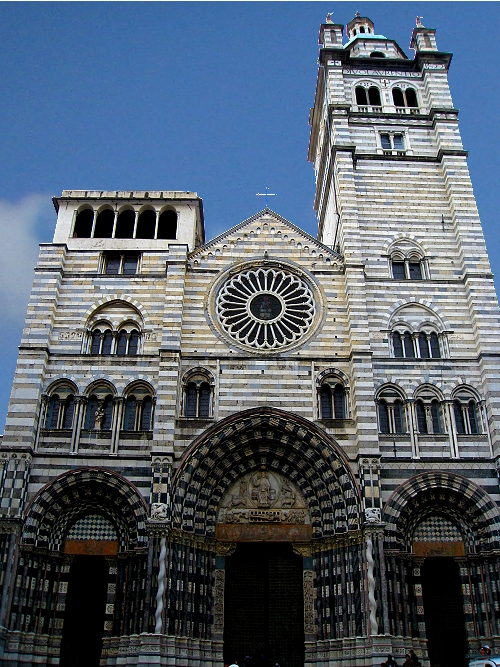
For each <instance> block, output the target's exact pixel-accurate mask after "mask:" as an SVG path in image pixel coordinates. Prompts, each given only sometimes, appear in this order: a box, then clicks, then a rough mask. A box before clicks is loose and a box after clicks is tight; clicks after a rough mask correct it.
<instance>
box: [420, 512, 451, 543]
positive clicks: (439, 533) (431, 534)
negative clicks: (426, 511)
mask: <svg viewBox="0 0 500 667" xmlns="http://www.w3.org/2000/svg"><path fill="white" fill-rule="evenodd" d="M462 539H463V538H462V535H461V533H460V531H459V530H458V528H457V527H456V526H454V525H453V523H452V522H451V521H449V520H448V519H445V518H444V517H441V516H431V517H429V518H428V519H424V520H423V521H422V522H421V523H419V524H418V526H417V528H416V530H415V532H414V533H413V540H414V542H461V541H462Z"/></svg>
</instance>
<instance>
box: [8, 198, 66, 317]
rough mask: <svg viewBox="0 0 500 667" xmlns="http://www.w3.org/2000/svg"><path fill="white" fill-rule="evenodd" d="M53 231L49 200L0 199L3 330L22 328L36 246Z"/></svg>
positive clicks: (31, 279)
mask: <svg viewBox="0 0 500 667" xmlns="http://www.w3.org/2000/svg"><path fill="white" fill-rule="evenodd" d="M51 227H52V229H51ZM54 227H55V211H54V209H53V207H52V202H51V198H50V196H47V195H42V194H31V195H27V196H26V197H24V198H23V199H21V200H19V201H17V202H9V201H6V200H4V199H0V241H1V246H2V253H1V261H0V304H1V312H2V319H3V322H4V325H6V326H7V327H10V328H18V327H19V326H22V322H23V320H24V315H25V313H26V308H27V305H28V300H29V295H30V289H31V283H32V282H33V269H34V267H35V264H36V262H37V257H38V244H39V243H40V242H42V241H44V242H47V241H49V242H50V241H51V240H52V232H53V229H54Z"/></svg>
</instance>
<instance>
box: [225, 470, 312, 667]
mask: <svg viewBox="0 0 500 667" xmlns="http://www.w3.org/2000/svg"><path fill="white" fill-rule="evenodd" d="M217 519H218V522H217V525H216V528H215V535H216V537H217V538H218V539H221V540H223V541H225V542H226V544H227V543H228V542H229V543H233V544H234V545H235V547H233V548H234V551H233V552H232V554H231V555H230V556H228V557H226V559H225V596H224V611H225V614H224V616H225V622H224V662H225V663H227V664H231V663H234V662H235V661H238V664H240V665H241V664H242V661H243V662H244V664H245V667H251V666H252V665H255V666H256V667H257V666H258V667H271V666H272V665H275V664H276V663H278V664H280V665H287V667H301V665H303V664H304V591H303V571H304V562H303V557H302V554H300V553H297V552H296V551H297V545H298V544H301V545H303V546H305V545H307V544H308V543H309V542H310V541H311V538H312V526H311V517H310V515H309V510H308V507H307V503H306V501H305V500H304V498H303V497H302V494H301V492H300V491H299V489H298V488H297V486H296V485H295V484H294V483H293V482H292V481H291V480H290V479H288V478H286V477H285V476H284V475H282V474H280V473H279V472H277V471H276V470H273V471H270V470H268V469H267V466H266V465H264V464H263V465H261V466H260V468H259V469H258V470H254V471H251V472H248V473H246V474H245V475H243V476H242V477H240V479H239V480H238V481H237V482H236V483H235V484H233V486H232V487H231V488H230V489H229V491H228V493H227V494H226V495H225V497H224V498H223V500H222V502H221V505H220V508H219V511H218V515H217ZM294 544H295V545H296V546H295V548H296V551H295V552H294V549H293V547H294Z"/></svg>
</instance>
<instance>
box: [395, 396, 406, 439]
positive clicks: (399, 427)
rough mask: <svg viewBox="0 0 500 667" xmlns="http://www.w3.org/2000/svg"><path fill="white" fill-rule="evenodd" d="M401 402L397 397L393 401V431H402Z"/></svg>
mask: <svg viewBox="0 0 500 667" xmlns="http://www.w3.org/2000/svg"><path fill="white" fill-rule="evenodd" d="M404 432H405V428H404V417H403V402H402V401H400V400H399V399H396V400H395V401H394V433H404Z"/></svg>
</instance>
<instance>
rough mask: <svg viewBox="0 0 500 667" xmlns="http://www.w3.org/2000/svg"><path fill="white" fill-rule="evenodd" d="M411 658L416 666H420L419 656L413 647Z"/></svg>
mask: <svg viewBox="0 0 500 667" xmlns="http://www.w3.org/2000/svg"><path fill="white" fill-rule="evenodd" d="M410 658H411V660H412V662H413V664H414V666H415V667H418V665H419V662H418V657H417V655H416V653H415V651H414V650H413V649H412V648H411V649H410Z"/></svg>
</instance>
